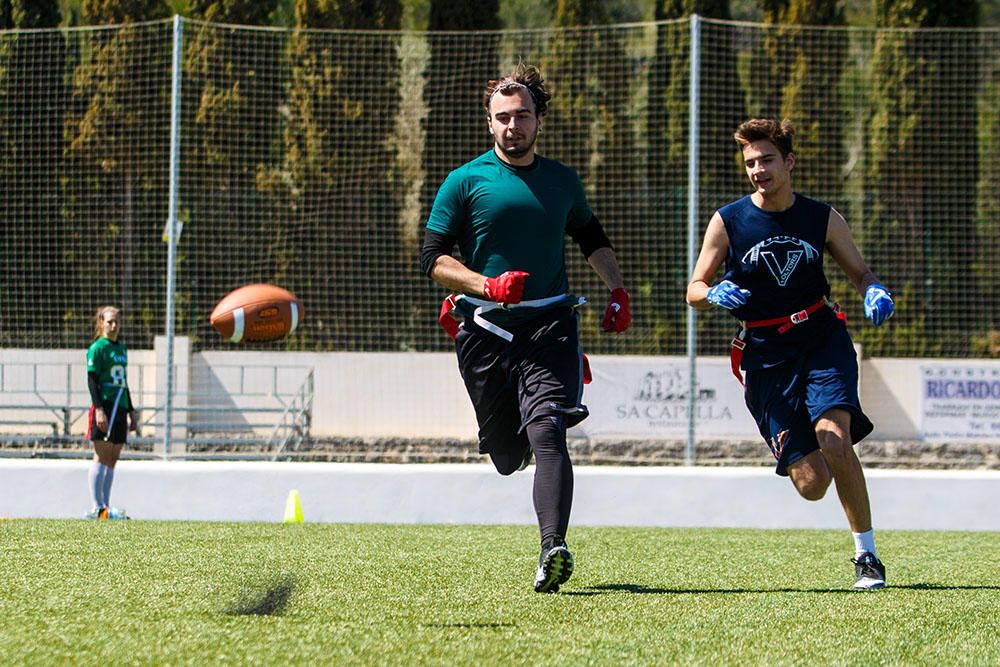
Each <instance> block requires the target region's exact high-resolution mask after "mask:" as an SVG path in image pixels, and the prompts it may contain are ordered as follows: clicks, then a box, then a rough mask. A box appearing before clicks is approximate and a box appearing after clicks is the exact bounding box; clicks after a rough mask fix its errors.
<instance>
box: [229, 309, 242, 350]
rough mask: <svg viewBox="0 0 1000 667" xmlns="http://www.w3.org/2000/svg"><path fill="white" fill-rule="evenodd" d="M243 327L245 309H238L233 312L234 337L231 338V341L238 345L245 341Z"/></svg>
mask: <svg viewBox="0 0 1000 667" xmlns="http://www.w3.org/2000/svg"><path fill="white" fill-rule="evenodd" d="M243 327H244V316H243V309H242V308H237V309H236V310H234V311H233V335H232V336H230V337H229V340H231V341H233V342H234V343H238V342H240V341H241V340H243Z"/></svg>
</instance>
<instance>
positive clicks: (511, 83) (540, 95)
mask: <svg viewBox="0 0 1000 667" xmlns="http://www.w3.org/2000/svg"><path fill="white" fill-rule="evenodd" d="M520 88H527V89H528V93H529V94H530V95H531V99H532V100H533V101H534V103H535V115H536V116H544V115H545V112H546V111H548V108H549V100H550V99H552V95H551V94H549V91H548V90H546V89H545V81H544V80H543V79H542V73H541V72H540V71H539V70H538V68H537V67H535V66H534V65H526V64H525V63H524V61H523V60H518V61H517V64H516V65H514V69H513V70H511V72H510V74H507V75H505V76H502V77H500V78H499V79H492V80H490V81H489V82H488V83H487V84H486V88H485V89H484V90H483V108H484V109H486V111H487V113H488V112H489V110H490V100H492V99H493V96H494V95H496V94H497V93H500V94H501V95H513V94H514V91H515V90H518V89H520Z"/></svg>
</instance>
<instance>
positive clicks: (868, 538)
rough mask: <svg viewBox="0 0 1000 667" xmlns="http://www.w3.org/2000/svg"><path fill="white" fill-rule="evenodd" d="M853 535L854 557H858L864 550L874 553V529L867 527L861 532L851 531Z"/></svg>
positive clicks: (873, 554)
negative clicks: (867, 528)
mask: <svg viewBox="0 0 1000 667" xmlns="http://www.w3.org/2000/svg"><path fill="white" fill-rule="evenodd" d="M851 535H853V536H854V557H855V558H860V557H861V554H863V553H865V552H866V551H867V552H868V553H870V554H871V555H872V556H875V557H876V558H878V556H876V555H875V530H874V529H869V530H866V531H865V532H863V533H851Z"/></svg>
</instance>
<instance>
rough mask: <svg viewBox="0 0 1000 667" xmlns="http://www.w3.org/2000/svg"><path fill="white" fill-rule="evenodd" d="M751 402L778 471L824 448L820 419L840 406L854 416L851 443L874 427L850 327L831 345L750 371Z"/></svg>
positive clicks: (834, 335) (835, 334)
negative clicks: (865, 409) (866, 407)
mask: <svg viewBox="0 0 1000 667" xmlns="http://www.w3.org/2000/svg"><path fill="white" fill-rule="evenodd" d="M745 397H746V403H747V407H748V408H750V414H752V415H753V418H754V421H756V422H757V429H758V430H759V431H760V435H761V437H762V438H764V441H765V442H766V443H767V446H768V447H770V448H771V453H772V454H773V455H774V458H775V460H776V461H777V467H776V469H775V472H776V473H777V474H779V475H785V476H787V475H788V467H789V466H790V465H792V464H793V463H795V462H797V461H800V460H802V459H803V458H804V457H805V456H806V455H808V454H810V453H811V452H813V451H815V450H817V449H819V441H818V440H817V439H816V430H815V424H816V421H817V420H818V419H819V418H820V417H821V416H822V415H823V413H825V412H826V411H828V410H832V409H834V408H838V409H842V410H847V411H848V412H850V413H851V442H852V443H858V442H860V441H861V440H862V439H863V438H864V437H865V436H867V435H868V434H869V433H871V432H872V429H873V428H874V427H873V426H872V423H871V420H869V419H868V417H867V416H866V415H865V413H864V412H863V411H862V410H861V401H860V399H859V398H858V358H857V354H856V353H855V352H854V344H853V343H852V342H851V336H850V334H848V333H847V328H846V327H843V326H834V327H833V329H832V332H831V334H830V336H829V338H827V340H826V342H825V343H824V344H822V345H818V346H816V347H814V348H812V349H808V350H806V351H805V352H804V353H803V354H802V355H801V356H800V357H798V358H796V359H790V360H788V361H786V362H785V363H783V364H779V365H777V366H772V367H770V368H764V369H761V370H750V371H747V372H746V394H745Z"/></svg>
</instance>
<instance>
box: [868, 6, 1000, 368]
mask: <svg viewBox="0 0 1000 667" xmlns="http://www.w3.org/2000/svg"><path fill="white" fill-rule="evenodd" d="M874 8H875V17H876V23H877V24H878V25H882V26H887V27H893V28H921V27H955V26H971V25H975V24H976V23H977V20H978V3H975V2H969V3H951V2H937V1H935V0H876V2H875V5H874ZM963 37H965V38H966V39H967V36H965V35H959V34H957V33H948V32H934V33H919V32H915V31H898V30H885V31H879V32H878V33H877V35H876V44H875V52H874V55H873V57H872V73H873V74H872V85H871V91H872V115H871V118H870V120H869V123H868V125H869V129H868V137H869V146H868V150H867V151H866V153H867V156H868V160H869V162H868V164H867V170H866V173H867V188H868V190H867V192H866V196H867V200H868V203H869V211H870V212H869V214H868V215H867V216H866V218H865V226H864V229H863V235H862V240H863V247H862V250H863V251H864V252H865V254H866V259H867V260H868V262H869V264H871V265H872V267H873V269H874V270H875V272H876V274H877V275H879V276H880V277H882V278H883V280H884V282H885V284H886V286H887V287H889V289H890V290H892V291H893V294H894V297H895V300H896V304H897V313H896V317H895V318H894V319H893V321H892V325H891V326H890V327H888V328H887V329H886V331H870V330H868V329H865V330H863V334H862V344H863V345H867V346H868V347H869V349H871V350H872V351H873V352H874V353H876V354H892V355H894V356H915V355H916V356H922V355H924V354H927V353H934V354H945V355H948V356H963V355H964V354H967V352H968V349H969V343H970V335H972V334H973V333H974V332H976V331H977V330H979V331H981V330H982V328H981V327H982V325H981V323H982V320H983V319H984V318H985V317H988V316H987V315H985V314H984V312H983V311H984V309H983V308H982V301H981V298H982V294H983V293H985V292H988V291H991V290H993V289H995V285H984V286H982V291H979V290H977V289H976V286H975V285H974V283H972V281H971V280H970V279H969V278H970V276H972V275H974V272H973V270H972V267H973V264H974V260H975V241H976V235H975V229H976V227H975V206H976V204H975V201H976V199H975V198H976V182H977V176H978V173H977V172H978V166H977V154H978V151H977V148H978V147H977V144H976V133H975V132H976V130H975V128H976V125H977V122H976V97H975V96H976V90H975V87H974V86H971V85H967V84H965V83H963V73H965V72H977V71H978V67H979V64H978V62H977V57H976V55H975V48H972V46H971V45H970V44H969V43H968V42H966V41H964V40H963V39H962V38H963Z"/></svg>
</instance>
